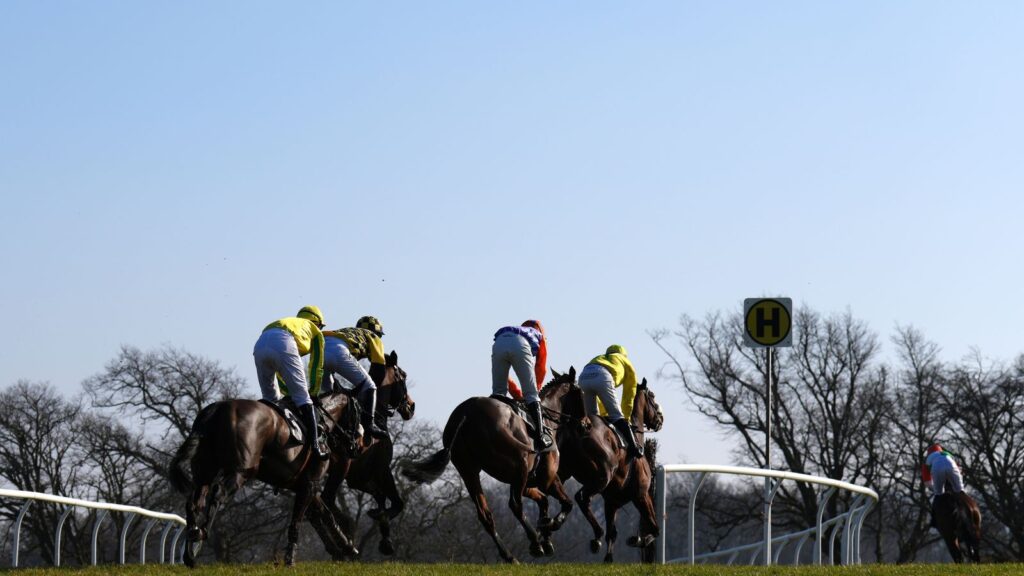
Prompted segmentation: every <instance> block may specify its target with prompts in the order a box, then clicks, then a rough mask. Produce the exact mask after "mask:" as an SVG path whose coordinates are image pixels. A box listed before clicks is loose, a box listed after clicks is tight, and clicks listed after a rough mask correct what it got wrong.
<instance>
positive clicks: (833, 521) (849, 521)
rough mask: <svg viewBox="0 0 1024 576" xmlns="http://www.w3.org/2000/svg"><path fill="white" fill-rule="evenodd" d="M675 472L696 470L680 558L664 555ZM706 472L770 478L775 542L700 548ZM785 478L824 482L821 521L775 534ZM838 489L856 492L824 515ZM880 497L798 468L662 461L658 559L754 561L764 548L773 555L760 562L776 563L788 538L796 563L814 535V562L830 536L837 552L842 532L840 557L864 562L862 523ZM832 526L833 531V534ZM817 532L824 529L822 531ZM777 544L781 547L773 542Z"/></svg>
mask: <svg viewBox="0 0 1024 576" xmlns="http://www.w3.org/2000/svg"><path fill="white" fill-rule="evenodd" d="M674 473H686V474H697V475H698V476H697V481H696V482H695V483H694V485H693V489H692V492H691V493H690V502H689V507H688V511H687V512H688V519H689V533H688V538H689V555H688V556H684V557H682V558H674V559H667V558H666V553H665V550H666V542H665V535H666V533H667V527H666V522H667V515H666V501H667V494H666V491H667V476H668V474H674ZM708 474H730V475H737V476H757V477H762V478H765V479H766V482H767V483H769V486H768V488H769V489H768V490H767V491H766V496H767V502H766V510H767V512H768V513H767V514H766V520H765V527H764V533H765V534H766V539H768V540H769V541H770V542H771V543H772V545H773V546H771V547H766V546H765V542H764V541H763V540H762V541H760V542H754V543H752V544H747V545H744V546H736V547H733V548H729V549H727V550H716V551H714V552H706V553H704V554H697V553H696V549H695V548H696V530H695V528H696V527H695V523H696V521H695V516H696V505H697V493H698V492H700V488H701V486H703V484H704V481H705V480H706V479H707V477H708ZM785 480H793V481H796V482H806V483H808V484H816V485H819V486H823V487H825V490H824V492H822V493H820V494H819V495H818V513H817V523H816V525H815V526H812V527H810V528H808V529H806V530H802V531H800V532H795V533H792V534H786V535H784V536H779V537H774V538H773V537H772V536H771V505H772V500H774V498H775V495H776V494H778V491H779V488H780V487H781V486H782V482H783V481H785ZM837 490H846V491H848V492H850V493H852V494H855V497H854V499H853V501H852V502H851V503H850V506H849V509H848V510H847V511H846V512H843V513H842V514H839V515H838V516H836V517H834V518H830V519H828V520H825V519H824V515H825V508H826V506H827V505H828V502H829V500H830V499H831V498H832V496H833V495H834V494H835V493H836V491H837ZM877 502H878V494H877V493H876V492H875V491H874V490H871V489H870V488H865V487H863V486H857V485H856V484H850V483H848V482H842V481H840V480H833V479H831V478H821V477H819V476H810V475H807V474H795V473H793V472H783V471H776V470H762V469H760V468H744V467H740V466H708V465H699V464H669V465H665V466H658V470H657V474H656V476H655V504H654V506H655V511H656V513H657V515H658V525H659V526H660V527H661V530H660V531H659V534H658V540H657V542H656V543H655V551H656V560H657V562H658V563H659V564H665V563H667V562H671V563H675V562H688V563H690V564H695V563H697V562H698V561H707V560H711V559H716V558H726V559H727V563H729V564H732V563H733V562H735V561H736V560H737V559H738V558H739V556H740V555H741V554H743V553H747V552H749V553H750V558H749V559H748V563H750V564H754V563H756V562H757V560H758V556H759V555H760V554H761V553H762V551H763V550H765V549H766V548H767V549H768V550H772V549H774V550H773V551H772V554H771V558H767V557H766V558H762V559H761V560H762V563H764V564H773V563H778V561H779V557H780V556H781V554H782V550H783V549H784V548H785V547H786V545H787V544H789V543H790V542H793V541H796V543H797V544H796V548H795V551H794V553H793V558H794V563H799V560H800V552H801V550H802V549H803V546H804V544H805V543H806V542H807V540H808V539H809V538H810V537H811V536H814V540H815V547H814V563H815V564H821V563H822V558H823V555H822V552H823V550H822V549H823V544H824V542H825V540H826V538H827V539H828V542H829V549H828V557H829V558H830V559H831V558H834V557H835V545H836V537H837V536H838V535H839V534H840V533H841V534H842V537H841V538H840V539H839V545H840V561H841V563H843V564H859V563H860V531H861V527H862V526H863V525H864V519H865V518H866V517H867V513H868V511H870V510H871V507H872V506H874V505H875V503H877ZM829 530H831V533H830V535H829V532H828V531H829ZM819 535H821V536H820V537H819ZM775 545H777V547H776V546H775Z"/></svg>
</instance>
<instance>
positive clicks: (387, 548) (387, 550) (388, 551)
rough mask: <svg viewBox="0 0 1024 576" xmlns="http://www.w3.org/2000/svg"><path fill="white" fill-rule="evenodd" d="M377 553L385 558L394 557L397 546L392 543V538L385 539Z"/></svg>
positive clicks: (378, 546)
mask: <svg viewBox="0 0 1024 576" xmlns="http://www.w3.org/2000/svg"><path fill="white" fill-rule="evenodd" d="M377 551H378V552H380V553H381V554H383V555H385V556H394V554H395V545H394V544H392V543H391V539H390V538H385V539H383V540H381V541H380V544H378V545H377Z"/></svg>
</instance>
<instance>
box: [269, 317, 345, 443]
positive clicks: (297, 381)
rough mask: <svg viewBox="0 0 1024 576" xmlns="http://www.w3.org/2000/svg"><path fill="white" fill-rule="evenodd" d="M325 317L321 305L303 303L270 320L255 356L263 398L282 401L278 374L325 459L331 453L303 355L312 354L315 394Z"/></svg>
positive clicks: (320, 368)
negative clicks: (319, 424) (288, 313)
mask: <svg viewBox="0 0 1024 576" xmlns="http://www.w3.org/2000/svg"><path fill="white" fill-rule="evenodd" d="M323 318H324V316H323V314H322V313H321V312H320V308H318V307H316V306H304V307H302V309H301V310H299V312H298V314H296V315H295V316H294V317H289V318H282V319H280V320H277V321H275V322H271V323H270V324H268V325H267V327H266V328H264V329H263V333H262V334H260V337H259V339H258V340H256V345H255V346H254V347H253V351H252V355H253V359H254V360H255V361H256V376H257V378H258V379H259V382H260V391H261V392H262V393H263V399H264V400H266V401H268V402H273V403H275V404H276V403H277V402H278V401H279V400H281V398H282V396H283V395H282V393H281V391H280V390H279V389H278V387H277V382H276V381H275V374H276V375H277V376H279V377H280V378H281V380H282V381H283V382H284V385H285V386H286V387H287V390H288V395H289V396H291V398H292V401H293V402H295V406H296V407H297V408H298V409H299V417H300V418H302V424H303V426H305V427H306V431H307V435H308V437H309V442H310V445H311V447H312V448H313V451H314V452H315V453H316V455H317V457H318V458H320V459H321V460H326V459H327V457H328V456H329V455H330V453H329V451H328V449H327V447H326V446H325V445H324V443H323V442H321V441H320V438H319V434H320V433H319V430H318V429H317V425H316V410H315V409H314V408H313V401H312V400H311V399H310V397H309V393H310V390H309V384H307V381H306V372H305V370H304V369H303V366H302V358H301V357H302V356H305V355H307V354H308V355H309V377H310V380H311V381H312V382H314V390H313V393H314V394H316V392H317V390H316V388H319V383H320V379H321V377H322V374H323V368H324V336H323V333H321V332H320V329H321V328H323V326H324V320H323Z"/></svg>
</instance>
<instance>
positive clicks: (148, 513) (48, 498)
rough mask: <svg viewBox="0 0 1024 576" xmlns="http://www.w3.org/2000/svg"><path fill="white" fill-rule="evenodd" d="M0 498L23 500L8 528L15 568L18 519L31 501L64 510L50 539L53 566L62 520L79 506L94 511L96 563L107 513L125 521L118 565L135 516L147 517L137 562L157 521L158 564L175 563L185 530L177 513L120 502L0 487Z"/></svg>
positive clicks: (56, 563) (142, 560)
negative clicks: (53, 505)
mask: <svg viewBox="0 0 1024 576" xmlns="http://www.w3.org/2000/svg"><path fill="white" fill-rule="evenodd" d="M0 498H16V499H20V500H24V501H25V502H24V503H23V504H22V505H21V509H20V510H19V511H18V515H17V517H16V518H15V520H14V524H13V525H12V527H11V529H12V531H13V536H12V539H11V566H13V567H15V568H17V567H18V554H19V552H20V550H19V548H20V546H21V522H22V520H24V519H25V514H26V513H28V509H29V506H31V505H32V502H35V501H41V502H49V503H52V504H59V505H62V506H64V507H65V508H64V511H63V512H62V513H61V515H60V519H59V520H58V521H57V526H56V528H55V532H54V538H53V565H54V566H60V543H61V530H62V529H63V528H64V521H65V520H67V519H68V516H69V515H70V514H71V512H72V510H74V509H75V508H76V507H78V508H91V509H93V510H96V518H95V520H94V521H93V526H92V547H91V551H92V556H91V557H92V564H93V565H94V566H95V565H96V563H97V562H98V560H99V554H98V550H97V541H98V539H99V533H100V527H101V526H102V525H103V520H104V519H106V517H107V515H108V514H109V513H110V512H122V513H124V514H125V517H124V524H123V526H122V527H121V540H120V544H119V546H118V560H119V562H120V563H121V564H124V563H125V549H126V547H127V543H126V540H127V538H128V529H129V528H131V525H132V522H133V521H134V520H135V518H136V517H138V516H142V517H144V518H149V520H148V521H147V522H146V526H145V528H143V530H142V535H141V537H140V539H139V563H141V564H145V563H146V540H147V539H148V538H149V533H150V531H151V530H152V529H153V526H155V525H156V524H157V523H158V522H159V523H162V524H163V527H164V528H163V530H162V532H161V535H160V563H161V564H163V563H164V562H165V558H166V561H167V562H168V563H170V564H174V559H175V557H176V556H177V554H175V553H174V551H175V550H177V547H178V538H179V537H180V536H181V533H182V531H183V530H184V529H185V519H184V518H182V517H181V516H178V515H177V514H166V513H163V512H153V511H152V510H146V509H145V508H139V507H138V506H125V505H123V504H108V503H106V502H92V501H89V500H79V499H77V498H66V497H64V496H54V495H52V494H42V493H39V492H24V491H21V490H6V489H3V488H0ZM175 524H177V525H178V529H177V530H174V536H172V537H171V548H170V553H169V554H166V555H165V552H166V551H167V550H166V545H167V538H168V536H169V534H170V532H171V530H172V529H173V528H174V525H175Z"/></svg>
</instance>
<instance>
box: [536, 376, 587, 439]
mask: <svg viewBox="0 0 1024 576" xmlns="http://www.w3.org/2000/svg"><path fill="white" fill-rule="evenodd" d="M551 375H552V376H553V378H552V379H551V381H550V382H548V383H547V384H545V385H544V387H543V388H542V389H541V391H540V398H541V403H542V404H544V406H545V407H546V408H548V409H551V410H554V411H557V412H558V413H559V414H560V419H562V420H566V421H572V422H576V423H578V424H580V425H581V426H582V428H583V429H587V428H590V419H589V418H587V412H586V408H585V405H584V403H583V390H582V389H581V388H580V387H579V386H578V385H577V384H576V368H575V367H574V366H570V367H569V371H568V372H566V373H565V374H560V373H559V372H558V371H557V370H554V369H552V370H551Z"/></svg>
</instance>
